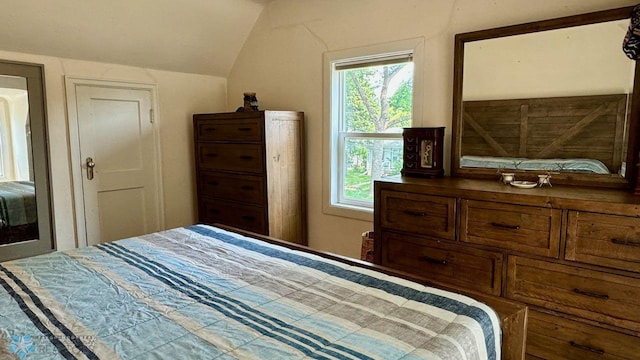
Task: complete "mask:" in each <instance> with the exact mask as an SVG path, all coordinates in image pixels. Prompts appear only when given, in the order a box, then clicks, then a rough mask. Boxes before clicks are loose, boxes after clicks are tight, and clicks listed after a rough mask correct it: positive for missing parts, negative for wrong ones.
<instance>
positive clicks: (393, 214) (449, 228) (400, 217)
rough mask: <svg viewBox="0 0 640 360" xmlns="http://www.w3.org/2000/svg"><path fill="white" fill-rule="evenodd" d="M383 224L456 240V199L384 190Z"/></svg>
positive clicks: (381, 218) (389, 227) (394, 228)
mask: <svg viewBox="0 0 640 360" xmlns="http://www.w3.org/2000/svg"><path fill="white" fill-rule="evenodd" d="M380 197H381V199H380V201H381V202H382V206H381V209H384V213H382V214H381V216H380V222H381V225H382V227H385V228H388V229H393V230H399V231H405V232H410V233H415V234H422V235H431V236H437V237H440V238H443V239H447V240H455V238H456V233H455V208H456V199H455V198H448V197H443V196H430V195H420V194H414V193H407V192H398V191H388V190H383V191H382V193H381V196H380Z"/></svg>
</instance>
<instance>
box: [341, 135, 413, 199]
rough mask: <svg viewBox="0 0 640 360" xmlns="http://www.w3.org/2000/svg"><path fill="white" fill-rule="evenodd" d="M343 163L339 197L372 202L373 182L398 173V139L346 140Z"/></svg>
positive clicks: (400, 150)
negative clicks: (341, 191)
mask: <svg viewBox="0 0 640 360" xmlns="http://www.w3.org/2000/svg"><path fill="white" fill-rule="evenodd" d="M343 164H344V169H342V170H343V171H342V174H343V179H342V180H343V184H344V186H343V193H342V198H343V199H344V200H347V201H348V200H356V201H366V202H373V180H379V179H382V178H385V177H387V176H394V175H399V174H400V170H401V169H402V139H391V140H387V139H371V138H349V137H347V138H346V139H345V144H344V162H343Z"/></svg>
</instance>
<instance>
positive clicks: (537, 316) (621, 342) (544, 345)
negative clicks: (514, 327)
mask: <svg viewBox="0 0 640 360" xmlns="http://www.w3.org/2000/svg"><path fill="white" fill-rule="evenodd" d="M527 329H528V330H527V355H529V356H533V357H534V358H540V359H547V360H587V359H616V360H623V359H624V360H632V359H637V358H638V354H640V338H637V337H634V336H629V335H626V334H621V333H617V332H614V331H610V330H606V329H602V328H598V327H595V326H590V325H587V324H583V323H578V322H575V321H571V320H568V319H564V318H561V317H555V316H551V315H547V314H543V313H539V312H536V311H531V310H529V323H528V327H527Z"/></svg>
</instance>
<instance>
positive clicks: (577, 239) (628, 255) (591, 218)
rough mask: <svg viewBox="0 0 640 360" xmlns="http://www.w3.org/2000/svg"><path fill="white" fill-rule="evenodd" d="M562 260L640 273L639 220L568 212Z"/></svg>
mask: <svg viewBox="0 0 640 360" xmlns="http://www.w3.org/2000/svg"><path fill="white" fill-rule="evenodd" d="M567 225H568V226H567V246H566V252H565V259H567V260H573V261H580V262H584V263H589V264H595V265H601V266H608V267H612V268H617V269H622V270H630V271H635V272H640V219H638V218H634V217H627V216H617V215H605V214H596V213H589V212H582V211H570V212H569V220H568V222H567Z"/></svg>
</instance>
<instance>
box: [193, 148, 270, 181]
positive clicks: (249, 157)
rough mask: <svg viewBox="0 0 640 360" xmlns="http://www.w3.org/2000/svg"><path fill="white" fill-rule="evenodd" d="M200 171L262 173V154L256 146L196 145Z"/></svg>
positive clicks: (260, 149)
mask: <svg viewBox="0 0 640 360" xmlns="http://www.w3.org/2000/svg"><path fill="white" fill-rule="evenodd" d="M198 159H199V165H200V168H201V169H207V170H228V171H241V172H248V173H254V174H262V173H264V153H263V150H262V146H260V145H256V144H219V143H201V144H198Z"/></svg>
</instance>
